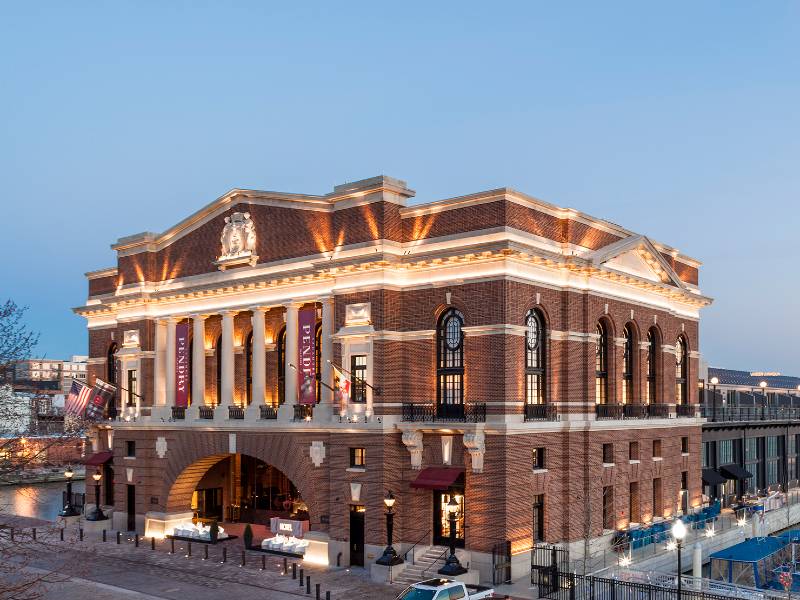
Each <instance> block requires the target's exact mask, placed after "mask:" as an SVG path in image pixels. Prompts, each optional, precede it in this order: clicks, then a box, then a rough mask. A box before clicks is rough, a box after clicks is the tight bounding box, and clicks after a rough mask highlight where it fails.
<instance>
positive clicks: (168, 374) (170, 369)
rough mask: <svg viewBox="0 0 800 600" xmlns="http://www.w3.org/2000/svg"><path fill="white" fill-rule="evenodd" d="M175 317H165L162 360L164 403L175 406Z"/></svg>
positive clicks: (176, 322)
mask: <svg viewBox="0 0 800 600" xmlns="http://www.w3.org/2000/svg"><path fill="white" fill-rule="evenodd" d="M177 324H178V320H177V319H176V318H175V317H169V318H168V319H167V348H166V352H165V353H164V354H165V360H164V373H165V377H164V380H165V381H166V405H167V406H175V326H176V325H177Z"/></svg>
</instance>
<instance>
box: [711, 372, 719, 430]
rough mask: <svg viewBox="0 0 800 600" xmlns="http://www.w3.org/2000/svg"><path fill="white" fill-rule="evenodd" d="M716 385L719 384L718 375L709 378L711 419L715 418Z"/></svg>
mask: <svg viewBox="0 0 800 600" xmlns="http://www.w3.org/2000/svg"><path fill="white" fill-rule="evenodd" d="M717 385H719V377H712V378H711V388H712V390H711V420H712V421H716V420H717Z"/></svg>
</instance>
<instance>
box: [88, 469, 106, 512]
mask: <svg viewBox="0 0 800 600" xmlns="http://www.w3.org/2000/svg"><path fill="white" fill-rule="evenodd" d="M102 478H103V476H102V475H101V474H100V469H97V471H96V472H95V473H94V475H92V479H94V511H93V512H91V513H89V514H88V515H86V520H87V521H105V520H106V519H107V518H108V517H106V516H105V515H104V514H103V511H102V510H100V480H101V479H102Z"/></svg>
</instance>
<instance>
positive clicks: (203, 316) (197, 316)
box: [189, 313, 211, 321]
mask: <svg viewBox="0 0 800 600" xmlns="http://www.w3.org/2000/svg"><path fill="white" fill-rule="evenodd" d="M210 316H211V314H209V313H192V314H190V315H189V318H190V319H192V320H194V321H205V320H206V319H207V318H208V317H210Z"/></svg>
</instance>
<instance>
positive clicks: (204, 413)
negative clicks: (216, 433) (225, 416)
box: [199, 406, 214, 421]
mask: <svg viewBox="0 0 800 600" xmlns="http://www.w3.org/2000/svg"><path fill="white" fill-rule="evenodd" d="M199 412H200V418H201V419H208V420H209V421H212V420H213V419H214V407H213V406H201V407H199Z"/></svg>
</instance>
